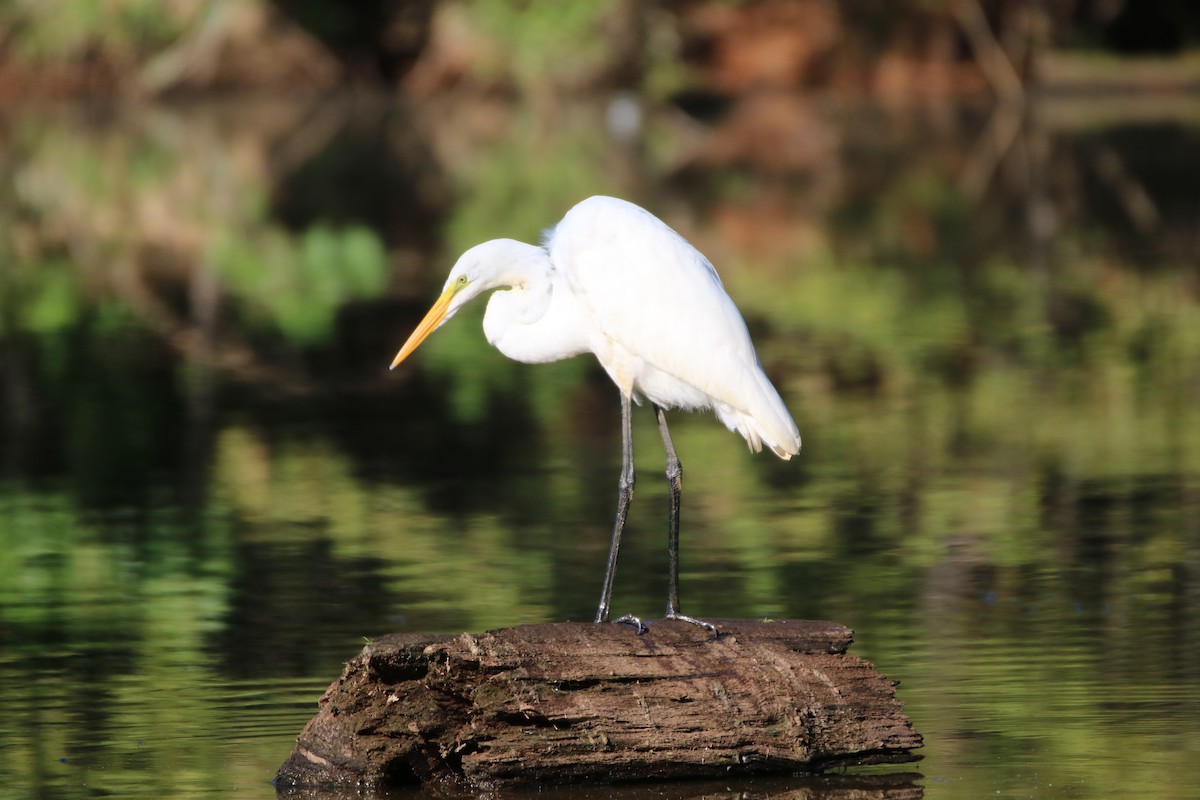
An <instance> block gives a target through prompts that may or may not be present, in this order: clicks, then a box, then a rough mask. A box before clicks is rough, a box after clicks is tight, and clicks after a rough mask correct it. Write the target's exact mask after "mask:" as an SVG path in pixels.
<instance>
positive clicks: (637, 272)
mask: <svg viewBox="0 0 1200 800" xmlns="http://www.w3.org/2000/svg"><path fill="white" fill-rule="evenodd" d="M547 247H548V248H549V249H550V255H551V259H552V260H553V261H554V264H555V267H556V268H557V269H559V270H561V271H562V273H563V277H564V278H565V280H566V281H567V285H568V286H569V287H570V288H571V290H572V291H573V292H574V293H575V295H576V296H577V298H578V299H579V300H580V301H581V302H582V303H584V304H585V305H586V307H587V308H588V309H590V312H591V314H592V315H593V319H594V322H595V323H596V325H597V326H598V327H599V328H600V330H601V332H602V333H603V335H605V336H607V337H609V338H610V339H611V340H612V341H613V342H615V343H616V344H618V345H619V346H620V347H622V348H623V349H624V350H626V351H627V352H628V353H630V354H632V355H634V356H636V357H638V358H640V359H643V360H644V361H646V362H647V363H648V364H650V365H652V366H654V367H656V368H657V369H658V370H660V371H662V372H665V373H667V374H668V375H671V376H673V377H674V378H676V379H678V380H680V381H682V382H684V383H686V384H688V385H690V386H692V387H694V388H696V389H698V390H700V391H701V392H703V393H705V394H706V395H708V396H709V397H710V398H712V399H713V400H717V401H720V402H722V403H725V404H728V405H730V406H732V407H734V408H737V409H739V410H741V411H744V412H747V413H753V412H754V411H756V409H755V408H753V407H748V406H752V403H751V402H750V401H749V400H748V399H747V398H748V396H749V395H752V394H754V393H755V392H761V387H760V385H759V384H760V380H763V379H764V378H761V377H760V376H761V368H760V367H759V365H758V357H757V355H756V354H755V352H754V346H753V344H752V343H751V341H750V334H749V332H748V331H747V330H746V323H745V321H744V320H743V319H742V315H741V314H740V313H739V312H738V310H737V307H736V306H735V305H734V304H733V301H732V300H731V299H730V298H729V296H728V295H727V294H726V293H725V289H724V287H723V286H722V285H721V280H720V278H719V277H718V276H717V273H716V270H715V269H713V266H712V264H711V263H709V261H708V260H707V259H706V258H705V257H704V256H703V255H701V254H700V252H699V251H697V250H696V249H695V248H694V247H692V246H691V245H690V244H688V242H687V241H686V240H685V239H683V237H681V236H680V235H679V234H677V233H676V232H675V231H673V230H672V229H671V228H670V227H668V226H667V225H666V224H664V223H663V222H662V221H661V220H659V219H658V218H657V217H655V216H654V215H652V214H650V213H649V212H647V211H645V210H644V209H642V208H640V207H638V206H635V205H633V204H632V203H627V202H625V201H623V200H617V199H615V198H607V197H594V198H590V199H589V200H585V201H583V202H582V203H580V204H579V205H577V206H576V207H575V208H573V209H572V210H571V211H570V212H569V213H568V214H567V215H566V216H565V217H564V218H563V220H562V222H561V223H559V225H558V226H557V227H556V228H555V229H554V231H553V232H552V233H551V235H550V237H549V239H548V241H547ZM768 386H769V384H768ZM770 391H771V393H772V394H775V392H774V389H773V388H772V389H771V390H770ZM777 397H778V395H777V394H776V398H777Z"/></svg>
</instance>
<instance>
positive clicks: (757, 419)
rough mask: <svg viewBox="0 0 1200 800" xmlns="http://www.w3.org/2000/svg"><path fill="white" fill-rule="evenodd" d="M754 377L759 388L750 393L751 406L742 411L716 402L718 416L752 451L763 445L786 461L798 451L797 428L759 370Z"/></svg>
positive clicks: (798, 432) (773, 388)
mask: <svg viewBox="0 0 1200 800" xmlns="http://www.w3.org/2000/svg"><path fill="white" fill-rule="evenodd" d="M756 378H757V379H758V384H759V385H758V390H759V391H757V392H753V393H752V396H753V398H754V402H753V403H752V406H753V407H751V408H748V409H745V410H742V409H739V408H734V407H732V406H730V405H727V404H725V403H718V404H717V406H716V409H715V410H716V413H717V418H718V419H720V420H721V421H722V422H723V423H725V426H726V427H727V428H729V429H730V430H731V431H737V432H738V433H740V434H741V435H742V436H743V437H744V438H745V439H746V443H747V444H749V445H750V449H751V450H753V451H754V452H756V453H757V452H759V451H760V450H762V447H763V445H766V446H767V448H768V449H770V450H771V452H773V453H774V454H775V455H777V456H779V457H780V458H782V459H783V460H784V461H787V460H788V459H790V458H791V457H792V456H794V455H796V454H797V453H799V452H800V430H799V428H797V427H796V423H795V422H794V421H793V420H792V415H791V414H789V413H788V410H787V406H785V405H784V404H783V398H781V397H780V396H779V392H777V391H776V390H775V387H774V386H773V385H772V384H771V381H770V380H769V379H768V378H767V376H766V374H765V373H763V372H762V371H761V370H759V371H758V375H757V376H756Z"/></svg>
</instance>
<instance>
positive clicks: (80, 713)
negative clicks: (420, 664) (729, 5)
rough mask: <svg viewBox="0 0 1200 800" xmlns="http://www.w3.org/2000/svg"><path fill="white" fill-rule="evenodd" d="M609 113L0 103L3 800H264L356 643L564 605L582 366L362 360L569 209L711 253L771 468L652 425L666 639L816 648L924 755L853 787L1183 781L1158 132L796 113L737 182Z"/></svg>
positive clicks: (1153, 785)
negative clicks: (670, 612) (689, 628)
mask: <svg viewBox="0 0 1200 800" xmlns="http://www.w3.org/2000/svg"><path fill="white" fill-rule="evenodd" d="M604 113H605V104H604V103H594V104H593V103H581V104H579V105H575V106H568V107H564V108H562V109H558V110H556V113H555V114H553V115H548V114H542V113H534V112H532V111H528V110H525V111H522V110H521V109H515V108H511V107H509V106H508V105H507V104H506V103H505V102H504V101H503V99H502V98H499V99H498V98H483V99H481V100H480V101H479V102H472V103H453V102H443V101H436V102H435V101H431V102H430V103H429V104H427V105H422V106H420V107H411V106H405V105H402V104H401V105H395V104H387V103H379V102H375V101H364V102H361V103H358V104H334V105H323V106H319V107H315V108H314V107H304V106H294V105H288V104H275V103H255V104H252V105H250V104H233V105H219V104H218V105H213V106H208V107H183V108H152V109H143V110H139V111H133V112H129V113H118V112H115V111H110V110H103V109H102V110H96V109H60V110H50V111H46V112H44V113H41V112H39V113H34V112H29V113H22V114H20V115H12V114H6V115H5V116H3V117H2V118H0V164H2V165H3V169H0V180H3V181H4V184H5V185H4V187H3V191H0V260H2V262H3V263H4V268H3V271H2V272H0V374H2V375H3V379H2V380H0V420H2V423H0V424H2V425H3V427H2V428H0V442H2V447H0V702H2V703H3V704H4V706H5V708H7V709H9V710H10V712H9V714H8V715H7V716H6V718H5V719H6V721H5V722H3V723H0V749H2V750H3V751H4V752H5V754H6V758H4V759H0V762H2V763H0V785H3V786H4V787H8V788H0V796H10V795H11V796H21V795H23V794H35V795H39V796H54V797H76V796H82V795H84V794H90V793H92V792H93V791H101V792H119V793H121V794H123V795H130V796H151V795H154V796H173V795H195V794H204V793H221V794H224V795H228V794H239V795H248V796H260V797H261V796H269V795H270V794H271V793H272V790H271V788H270V786H269V784H268V783H267V781H268V780H269V778H270V776H271V775H272V774H273V772H274V770H275V768H276V767H277V766H278V764H279V763H280V762H281V761H282V759H283V758H284V756H285V755H286V752H287V750H288V749H289V747H290V744H291V738H292V737H293V736H294V734H295V733H296V732H297V731H298V730H299V729H300V727H301V726H302V724H303V723H304V721H305V720H306V719H307V717H308V716H310V714H311V712H312V704H313V702H314V701H315V699H316V698H317V697H318V696H319V694H320V692H321V691H322V690H323V688H324V686H325V685H326V684H327V683H328V681H329V680H330V679H331V678H332V677H333V676H335V675H336V674H337V673H338V672H339V670H340V664H341V662H342V661H344V660H345V659H346V658H348V657H349V656H350V655H352V654H353V653H354V652H356V651H357V649H358V648H359V646H360V645H361V641H362V637H364V636H365V637H371V636H375V635H378V634H380V633H382V632H386V631H392V630H464V629H471V630H481V629H485V628H489V627H498V626H503V625H509V624H514V623H519V622H527V621H528V622H540V621H551V620H557V619H564V618H570V619H587V618H589V617H590V616H591V613H592V610H593V608H594V603H595V600H596V597H597V595H598V592H599V581H600V577H601V571H602V565H603V560H604V555H605V551H606V548H607V535H608V533H607V531H608V527H609V524H610V515H611V512H612V505H613V500H614V497H613V495H614V492H615V487H614V484H615V475H616V472H617V468H618V461H619V454H618V453H617V449H618V448H617V442H618V441H619V430H618V413H617V403H616V392H615V390H614V389H613V388H612V387H611V385H610V383H609V382H608V379H607V378H606V377H605V376H604V375H603V373H602V372H601V371H600V370H599V368H598V367H596V366H595V365H594V364H593V363H590V362H589V361H587V360H585V359H578V360H575V361H571V362H566V363H562V364H555V365H548V366H545V367H536V368H535V367H527V366H523V365H517V364H513V363H510V362H508V361H506V360H505V359H503V358H502V357H500V356H499V355H498V354H497V353H495V352H494V351H492V350H491V349H490V348H488V346H487V345H486V343H485V342H484V341H483V337H482V335H481V333H480V331H479V326H478V317H477V316H476V317H474V318H472V317H471V315H470V314H469V313H467V312H464V314H462V315H460V318H459V319H456V320H455V321H454V322H453V323H452V324H451V325H450V326H448V327H447V328H445V329H443V330H442V331H439V333H438V334H437V335H436V336H435V337H433V338H432V339H431V340H429V342H427V343H426V345H425V346H423V348H422V358H421V359H420V361H419V363H417V362H414V363H413V364H412V365H411V366H409V367H408V368H406V369H405V370H404V371H403V372H401V373H399V374H395V375H388V374H387V373H386V370H385V367H386V364H387V363H388V361H389V359H390V358H391V355H392V354H393V353H394V351H395V348H396V346H397V345H398V343H399V342H400V341H402V340H403V338H404V336H405V335H406V334H407V333H408V331H409V330H410V329H411V327H412V325H413V323H414V322H415V320H416V319H417V318H418V316H419V315H420V314H421V313H422V312H423V310H424V308H425V307H426V306H427V304H428V300H429V298H430V297H431V296H432V294H433V292H434V290H435V288H436V287H437V286H438V285H440V283H441V280H442V278H443V275H444V272H445V270H446V268H447V267H448V265H449V264H450V263H451V262H452V260H453V258H454V257H455V256H456V255H457V253H458V252H459V251H461V250H462V249H464V248H465V247H467V246H469V245H471V244H474V243H476V242H478V241H480V240H483V239H487V238H493V237H495V236H502V235H503V236H513V237H517V238H526V239H532V238H534V237H536V235H537V233H538V230H539V229H540V228H541V226H543V225H545V224H547V223H549V222H552V221H553V220H555V219H558V218H559V217H560V216H561V214H562V211H563V209H565V208H567V207H569V206H570V205H571V204H572V203H573V202H574V201H576V200H577V199H579V197H580V196H582V195H583V194H587V193H595V192H610V193H615V194H620V195H624V196H628V197H630V198H631V199H634V200H637V201H639V202H643V203H646V204H649V205H652V206H654V207H655V209H656V210H658V211H659V212H661V214H662V215H663V216H664V217H665V218H666V219H668V221H669V222H670V223H671V224H672V225H674V226H675V227H677V228H678V229H679V230H681V231H682V232H683V233H685V235H687V236H689V238H692V239H693V240H694V241H696V242H697V244H698V245H699V246H700V247H701V249H702V250H704V251H705V252H706V253H708V254H709V255H710V256H711V257H712V258H713V260H714V261H715V262H716V263H717V264H718V266H719V268H720V269H721V271H722V274H723V276H724V278H725V281H726V285H727V287H728V288H729V291H730V293H731V295H733V296H734V297H735V299H736V300H737V301H738V303H739V305H740V306H741V308H742V309H743V311H744V313H745V315H746V317H747V320H748V322H749V324H750V326H751V328H752V331H753V333H754V336H755V338H756V342H757V343H758V345H759V351H760V354H761V355H762V357H763V361H764V364H765V365H766V367H767V369H768V371H769V372H770V374H771V375H772V377H773V379H774V380H775V382H776V384H777V385H778V386H779V387H780V389H781V392H782V394H783V395H784V397H785V398H786V399H787V400H788V402H789V404H790V405H791V407H792V410H793V412H794V416H795V417H796V419H797V422H798V424H799V425H800V428H801V431H802V432H803V433H804V435H805V451H804V453H803V454H802V456H801V458H800V459H799V461H793V462H791V463H788V464H782V463H776V462H775V461H774V460H773V459H767V458H761V457H759V458H755V457H753V456H751V455H749V454H747V453H746V452H745V449H744V446H743V445H742V444H741V443H740V441H739V440H738V439H737V438H736V437H733V436H731V435H730V434H729V433H728V432H726V431H724V430H723V429H722V428H721V427H720V426H719V425H717V424H716V423H715V422H713V421H712V420H711V419H706V418H692V417H684V416H680V417H679V418H678V421H677V422H673V423H672V431H673V432H674V435H675V441H676V444H677V446H678V448H679V451H680V454H681V457H682V458H683V460H684V465H685V469H686V470H687V482H686V486H685V491H686V492H687V493H688V500H687V502H685V504H684V520H683V524H684V528H683V537H684V560H683V573H684V574H683V593H684V602H686V603H687V604H688V608H689V610H691V611H693V612H694V613H697V614H700V615H702V616H712V617H723V616H725V617H739V616H759V615H761V616H780V617H783V616H786V617H814V618H829V619H837V620H839V621H842V622H845V623H847V624H849V625H851V626H852V627H854V628H855V629H856V630H857V632H858V644H856V645H855V647H856V650H855V652H858V653H860V654H863V655H865V656H867V657H869V658H871V659H873V660H875V661H876V662H877V663H879V664H880V666H881V667H882V668H883V669H884V671H886V672H888V673H889V674H891V675H894V676H895V677H898V678H900V679H902V680H903V685H902V690H901V696H902V697H903V698H904V699H905V700H906V701H907V703H908V708H909V711H910V712H911V714H912V716H913V718H914V721H915V723H916V725H917V727H918V729H920V730H921V731H922V733H924V734H925V736H926V741H927V742H928V744H927V748H926V761H925V762H924V763H923V764H922V766H921V773H922V775H924V776H925V779H924V782H923V784H920V785H917V786H913V785H912V784H911V783H905V784H904V785H903V786H901V787H900V788H899V791H901V794H900V795H894V794H889V793H887V792H885V793H883V794H882V795H881V796H915V795H914V794H913V793H914V792H915V793H916V794H919V793H920V791H921V790H922V789H921V786H923V787H924V788H925V789H926V790H928V791H929V792H930V794H934V793H935V792H936V793H943V794H947V795H953V796H968V795H971V796H973V795H975V794H980V793H984V792H986V793H988V794H994V793H996V792H1000V793H1002V794H1005V793H1012V794H1016V793H1018V792H1020V793H1022V794H1025V795H1027V794H1030V793H1035V792H1036V793H1038V794H1042V795H1044V796H1074V797H1080V796H1083V797H1101V796H1110V795H1112V794H1114V793H1119V794H1123V795H1125V796H1129V797H1162V796H1185V795H1186V794H1187V791H1186V790H1187V787H1191V786H1194V785H1196V784H1197V783H1200V774H1198V773H1197V766H1196V764H1197V763H1200V762H1197V760H1196V759H1195V758H1194V753H1195V750H1196V748H1197V747H1198V746H1200V728H1198V727H1197V722H1196V721H1197V720H1198V719H1200V713H1197V712H1198V711H1200V709H1198V708H1197V705H1198V701H1200V693H1198V691H1197V689H1196V687H1197V686H1200V673H1197V667H1196V665H1197V663H1200V658H1198V657H1200V637H1198V636H1197V634H1196V630H1197V629H1198V627H1200V626H1198V624H1197V608H1198V606H1200V568H1198V566H1197V565H1198V564H1200V537H1198V532H1200V479H1198V475H1200V417H1198V411H1197V409H1200V402H1197V401H1198V400H1200V397H1198V396H1197V394H1198V389H1197V387H1198V386H1200V374H1198V373H1197V369H1198V366H1197V365H1200V336H1198V335H1197V331H1200V293H1198V289H1197V284H1196V272H1195V263H1194V254H1195V252H1196V247H1195V244H1196V242H1195V235H1196V234H1195V226H1194V224H1193V222H1194V220H1195V215H1196V201H1195V195H1194V193H1193V192H1191V191H1190V186H1192V185H1194V184H1195V181H1194V180H1192V179H1191V171H1192V170H1194V169H1195V168H1196V162H1195V161H1194V159H1191V158H1189V157H1188V154H1189V153H1192V152H1195V151H1196V146H1197V144H1200V142H1198V141H1197V140H1198V139H1200V132H1198V130H1197V128H1196V127H1195V126H1194V124H1191V123H1188V122H1187V121H1186V120H1187V117H1186V115H1184V116H1183V118H1182V119H1172V118H1167V119H1161V118H1160V119H1156V120H1154V121H1153V122H1152V123H1143V122H1134V123H1122V122H1120V120H1119V117H1111V116H1109V117H1104V116H1098V114H1097V112H1096V111H1095V109H1094V108H1091V107H1087V108H1082V109H1079V108H1076V109H1075V110H1074V111H1073V110H1072V108H1071V107H1070V106H1069V104H1068V105H1067V106H1065V107H1064V106H1063V105H1061V104H1055V105H1047V106H1040V107H1038V108H1037V109H1035V110H1034V111H1032V112H1030V113H1029V114H1028V115H1026V116H1021V117H1019V118H1015V119H1013V118H1008V117H1003V116H1000V117H997V116H992V115H991V113H990V111H988V110H984V109H971V108H937V109H914V110H908V111H896V110H890V111H889V110H881V109H876V108H824V107H821V106H820V105H816V104H810V103H802V102H797V101H795V100H794V99H788V100H787V102H785V103H783V104H782V106H780V107H776V108H773V109H762V108H759V109H757V110H756V109H755V108H747V109H740V110H739V112H738V113H739V115H740V116H739V117H738V120H739V121H738V122H737V126H746V128H745V130H751V131H753V130H755V127H754V126H755V125H756V124H760V123H761V122H762V120H763V119H764V117H760V116H757V115H759V114H766V115H767V116H768V117H770V116H771V115H775V114H780V115H783V116H782V117H774V118H775V119H783V120H785V121H786V124H787V126H790V127H787V128H786V130H789V131H791V135H793V136H798V137H803V138H804V140H805V141H806V142H807V144H806V147H804V148H797V149H795V150H790V151H789V158H788V160H786V162H785V163H783V164H782V166H781V165H779V164H773V165H772V167H771V169H767V168H766V167H765V166H764V164H763V163H762V162H761V161H760V160H759V159H760V158H761V156H762V154H761V152H760V151H758V150H756V149H754V148H753V147H751V146H750V145H751V144H753V139H752V137H751V138H747V137H746V136H745V135H735V134H737V130H738V127H736V126H734V127H718V128H715V129H713V130H706V129H700V128H698V127H697V126H696V125H695V123H693V122H689V121H686V120H682V119H681V118H680V117H679V115H678V113H675V112H668V111H664V110H656V109H653V108H647V109H646V110H645V115H644V125H645V127H644V132H643V135H642V137H641V138H640V139H638V140H636V141H634V142H633V143H629V142H622V141H613V140H610V139H609V138H608V135H607V134H606V133H605V128H604V125H603V118H604ZM1192 118H1193V119H1194V116H1193V117H1192ZM547 120H552V122H547ZM748 142H749V143H750V144H747V143H748ZM479 312H480V310H479V309H477V310H475V313H476V315H477V314H478V313H479ZM635 437H636V439H637V441H636V442H635V452H637V453H638V454H639V461H638V467H639V470H640V473H641V480H640V482H639V486H638V491H639V495H638V498H637V500H636V501H635V504H634V508H633V512H632V514H631V518H630V522H629V528H628V531H629V532H628V535H627V537H626V541H627V545H626V549H625V550H624V551H623V561H622V564H621V567H620V569H619V571H618V578H617V582H618V585H617V590H616V609H615V610H617V611H619V612H621V613H623V612H625V611H633V612H637V613H641V614H653V613H654V612H655V611H656V610H658V609H659V608H660V607H661V605H662V595H663V592H664V587H663V586H662V585H661V584H662V576H663V574H664V568H665V552H664V551H665V547H664V544H665V535H664V532H663V530H662V529H663V527H664V526H663V517H664V516H665V506H666V498H665V492H664V488H663V486H662V483H661V481H660V480H659V479H658V471H659V470H660V464H659V463H658V456H657V453H658V449H659V444H658V439H657V432H656V430H655V428H654V426H653V424H652V421H651V417H650V415H649V414H648V413H643V414H642V415H641V416H640V417H639V418H638V419H636V420H635ZM905 780H907V779H905ZM818 785H819V787H822V788H814V787H817V786H818ZM14 787H15V788H14ZM826 788H827V785H826V784H824V783H819V784H813V783H808V782H800V783H794V782H785V783H783V784H779V785H778V786H776V785H775V784H769V785H768V784H764V783H753V784H746V785H742V784H739V785H738V786H736V787H732V789H731V791H737V792H746V793H748V794H749V796H755V795H758V794H762V795H768V796H769V795H774V794H781V796H793V795H795V796H810V795H811V796H817V795H819V794H820V793H821V792H825V791H826ZM893 788H895V787H892V788H889V789H888V792H891V791H892V789H893ZM646 791H650V790H646ZM653 791H654V792H655V793H656V794H664V793H670V792H675V791H678V792H680V793H681V794H680V796H693V794H691V793H692V792H693V791H694V792H695V795H694V796H707V795H708V794H720V793H723V792H724V789H722V788H713V787H684V788H679V789H678V790H677V789H675V788H660V787H656V788H654V789H653ZM839 791H840V790H838V791H834V790H833V789H829V793H830V794H838V792H839ZM853 791H854V792H868V794H869V793H870V791H875V790H874V789H871V790H870V791H868V790H867V789H866V788H864V787H861V786H858V787H856V788H855V789H853ZM806 793H807V794H806ZM906 793H907V794H906ZM578 794H579V792H576V793H574V795H575V796H578ZM847 794H849V792H841V794H840V796H846V795H847ZM855 796H857V795H855Z"/></svg>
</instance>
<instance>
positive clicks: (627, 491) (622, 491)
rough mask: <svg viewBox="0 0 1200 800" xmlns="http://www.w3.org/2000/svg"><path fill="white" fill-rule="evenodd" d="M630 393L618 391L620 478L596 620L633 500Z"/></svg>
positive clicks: (607, 595) (608, 593)
mask: <svg viewBox="0 0 1200 800" xmlns="http://www.w3.org/2000/svg"><path fill="white" fill-rule="evenodd" d="M630 416H631V413H630V400H629V396H628V395H626V394H624V393H622V394H621V478H620V480H619V481H618V483H617V518H616V521H614V522H613V534H612V545H611V546H610V547H609V550H608V568H607V569H606V570H605V571H604V589H603V591H601V593H600V607H599V608H597V609H596V622H608V608H609V605H610V603H611V602H612V590H613V579H614V578H615V577H616V573H617V551H618V550H620V549H621V531H623V530H624V529H625V518H626V517H628V516H629V502H630V500H632V499H633V484H634V478H635V476H634V472H633V423H632V421H631V419H630ZM616 621H617V622H629V623H631V624H633V625H635V626H636V627H637V629H638V632H639V633H641V632H642V631H643V630H645V626H644V625H642V621H641V620H639V619H638V618H637V617H634V616H630V615H626V616H624V617H621V618H620V619H619V620H616Z"/></svg>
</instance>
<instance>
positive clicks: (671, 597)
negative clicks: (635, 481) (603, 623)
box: [654, 406, 717, 631]
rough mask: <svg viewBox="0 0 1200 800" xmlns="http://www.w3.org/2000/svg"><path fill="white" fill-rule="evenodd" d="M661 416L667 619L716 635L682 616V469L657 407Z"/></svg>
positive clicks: (712, 628) (699, 622) (706, 624)
mask: <svg viewBox="0 0 1200 800" xmlns="http://www.w3.org/2000/svg"><path fill="white" fill-rule="evenodd" d="M654 412H655V413H656V414H657V415H658V431H659V433H661V434H662V440H663V449H664V450H666V452H667V491H668V496H669V505H668V518H667V570H668V573H667V614H666V617H667V619H677V620H681V621H683V622H690V623H692V624H693V625H699V626H700V627H701V628H707V629H708V630H710V631H715V630H716V629H717V628H716V626H715V625H713V624H712V623H711V622H705V621H704V620H701V619H696V618H695V617H689V616H687V615H686V614H681V613H679V498H680V496H681V495H682V481H683V465H682V464H680V463H679V456H678V455H676V453H675V445H674V444H673V443H672V442H671V434H670V432H669V431H668V430H667V417H666V414H664V413H663V410H662V408H660V407H659V406H655V407H654Z"/></svg>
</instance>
